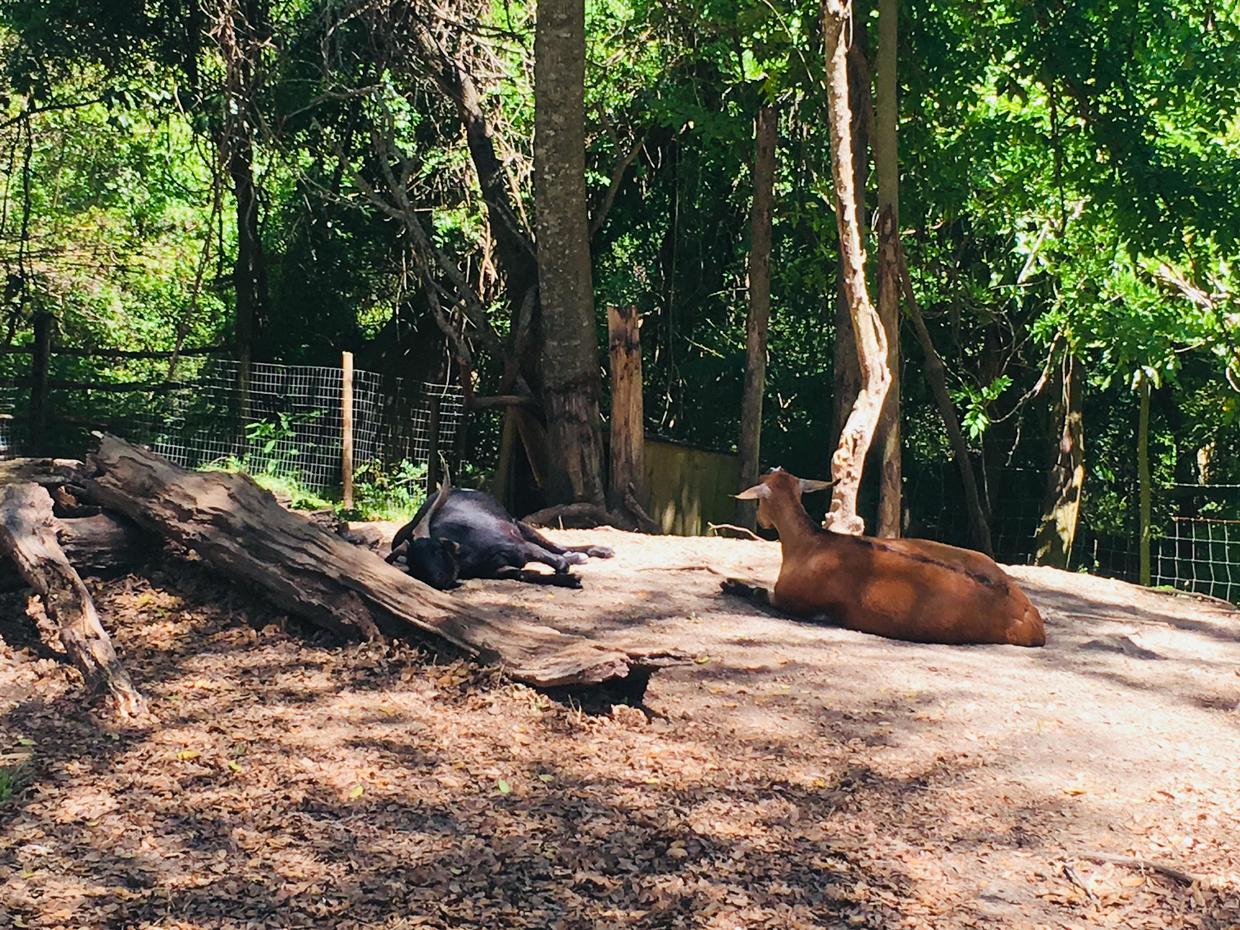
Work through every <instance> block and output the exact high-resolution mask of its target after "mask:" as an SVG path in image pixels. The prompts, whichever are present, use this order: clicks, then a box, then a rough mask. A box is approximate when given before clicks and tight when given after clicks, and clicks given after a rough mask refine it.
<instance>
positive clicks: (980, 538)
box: [896, 241, 994, 558]
mask: <svg viewBox="0 0 1240 930" xmlns="http://www.w3.org/2000/svg"><path fill="white" fill-rule="evenodd" d="M896 258H897V260H898V262H899V275H900V284H901V286H902V287H903V290H904V306H905V309H906V310H907V311H908V316H909V320H910V322H911V323H912V324H913V332H915V333H916V334H917V340H918V342H920V343H921V351H922V355H924V356H925V364H926V383H927V384H929V385H930V393H932V394H933V395H934V402H935V403H936V404H937V405H938V408H939V415H940V416H942V418H943V426H944V428H945V429H946V430H947V438H948V439H949V440H950V441H951V445H952V455H953V457H954V458H955V459H956V467H957V468H958V469H959V470H960V483H961V484H962V485H963V486H964V503H965V509H966V510H967V511H968V517H969V533H970V535H971V536H972V539H973V547H974V548H975V549H977V550H978V551H979V552H984V553H986V555H988V556H991V557H992V558H993V557H994V546H993V545H992V544H991V541H990V525H989V524H988V523H987V521H986V512H985V510H983V509H982V499H981V495H980V494H979V493H978V488H977V475H976V474H975V473H974V471H973V461H972V459H970V458H969V444H968V443H967V442H965V438H964V432H963V431H962V430H961V429H960V419H959V417H957V416H956V408H955V406H954V405H953V404H952V398H951V394H950V393H949V392H948V390H947V375H946V372H945V371H944V368H943V359H942V358H940V357H939V353H938V350H936V349H935V347H934V341H933V340H932V339H931V338H930V331H929V330H928V329H926V321H925V319H924V318H923V317H922V315H921V307H919V306H918V305H917V295H916V294H914V293H913V282H912V281H911V280H910V279H909V273H908V265H907V264H906V263H905V261H904V250H903V249H902V248H901V247H900V244H899V241H897V242H896Z"/></svg>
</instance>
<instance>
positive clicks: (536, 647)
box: [82, 436, 682, 696]
mask: <svg viewBox="0 0 1240 930" xmlns="http://www.w3.org/2000/svg"><path fill="white" fill-rule="evenodd" d="M87 467H88V472H87V473H88V475H90V477H86V478H83V479H82V487H83V492H84V493H85V494H86V496H87V497H88V499H90V500H91V501H93V502H94V503H97V504H100V505H101V506H104V507H107V508H109V509H111V510H114V511H116V512H118V513H123V514H125V515H126V516H128V517H129V518H131V519H132V520H133V521H134V522H135V523H137V524H138V525H139V526H141V527H143V528H145V529H147V530H150V531H153V532H156V533H159V534H160V535H162V536H165V537H167V538H168V539H172V540H174V541H176V542H178V543H180V544H181V545H184V546H188V547H189V548H191V549H193V550H194V551H195V552H197V553H198V554H199V555H200V556H201V557H202V559H203V560H204V561H205V562H207V563H208V564H209V565H211V566H212V567H213V568H215V569H216V570H218V571H220V572H221V573H223V574H224V575H225V576H227V577H228V578H229V579H230V580H232V581H233V582H234V583H235V584H239V585H243V586H245V587H246V588H247V589H248V590H251V591H254V592H255V593H258V594H261V595H263V596H265V597H266V598H268V599H269V600H270V601H271V602H272V603H274V604H276V605H277V606H278V607H280V608H282V609H284V610H287V611H289V613H291V614H295V615H296V616H299V617H301V618H303V619H305V620H307V621H309V622H310V623H313V624H315V625H317V626H320V627H323V628H325V629H328V630H331V631H333V632H335V633H337V634H342V635H346V636H363V637H374V636H377V635H378V634H379V633H380V632H383V633H387V634H389V635H402V634H403V635H408V634H411V633H412V634H421V635H424V636H429V637H432V639H433V640H435V641H440V642H447V643H450V644H452V645H453V646H456V647H458V648H460V649H462V650H464V651H466V652H467V653H469V654H471V655H474V656H477V657H479V658H480V659H481V660H483V661H485V662H491V663H497V664H500V665H502V666H503V667H504V670H505V671H506V672H507V674H509V675H510V676H511V677H512V678H513V679H515V680H517V681H521V682H524V683H526V684H530V685H534V686H538V687H562V686H578V687H581V686H593V685H599V684H604V683H613V684H615V683H631V684H632V686H633V689H634V691H638V690H640V689H642V688H644V686H645V682H646V680H647V679H648V678H649V675H650V674H651V673H652V672H653V671H654V670H655V669H657V668H660V667H663V666H665V665H668V664H675V663H679V662H681V661H682V657H681V656H679V655H678V654H676V653H667V652H659V651H655V650H642V649H634V648H628V647H619V646H615V645H607V646H604V645H601V644H598V643H594V642H591V641H589V640H586V639H582V638H581V637H577V636H570V635H568V634H565V633H561V632H559V631H558V630H553V629H551V628H549V627H545V626H539V625H536V624H533V623H529V622H526V621H524V620H520V619H517V618H515V617H513V616H512V615H511V614H510V613H509V612H507V611H506V610H504V609H501V608H497V609H496V610H493V611H481V610H472V611H468V612H467V611H466V610H464V609H463V608H462V607H461V606H459V605H458V604H457V603H456V602H455V601H453V599H452V598H451V597H449V596H448V595H445V594H442V593H440V592H438V591H435V590H434V589H432V588H429V587H427V586H426V585H424V584H422V583H421V582H419V581H417V580H415V579H413V578H411V577H409V576H408V575H406V574H405V573H404V572H402V571H401V570H400V569H398V568H396V567H395V566H392V565H388V564H387V563H386V562H384V560H383V559H382V558H380V557H379V556H378V555H376V554H375V553H374V552H371V551H370V550H369V549H366V548H363V547H359V546H354V545H352V544H350V543H349V542H347V541H345V540H344V539H342V538H341V537H340V536H338V535H336V534H335V533H333V532H330V531H328V530H326V529H324V528H322V527H320V526H317V525H315V524H314V523H313V522H311V521H310V520H307V519H306V518H305V517H303V516H301V515H300V514H296V513H292V512H291V511H288V510H285V509H284V508H283V507H281V506H280V505H279V504H278V503H277V502H276V499H275V498H274V497H272V495H271V494H269V493H268V492H266V491H264V490H263V489H262V488H260V487H259V486H258V485H257V484H255V483H254V482H253V480H251V479H250V478H249V477H247V476H245V475H241V474H228V473H225V472H191V471H187V470H185V469H183V468H180V467H178V466H176V465H174V464H172V463H171V462H169V461H168V460H167V459H164V458H161V457H160V456H158V455H155V454H154V453H152V452H150V451H148V450H146V449H142V448H140V447H138V446H134V445H131V444H129V443H127V442H124V441H123V440H120V439H117V438H115V437H114V436H104V437H103V439H102V441H101V443H100V447H99V451H98V452H96V453H95V454H94V455H92V456H90V457H89V458H88V460H87ZM637 696H640V695H637Z"/></svg>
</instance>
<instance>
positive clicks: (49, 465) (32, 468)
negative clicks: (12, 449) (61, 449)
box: [0, 459, 82, 488]
mask: <svg viewBox="0 0 1240 930" xmlns="http://www.w3.org/2000/svg"><path fill="white" fill-rule="evenodd" d="M81 467H82V463H81V462H79V461H78V460H77V459H0V487H2V486H4V485H6V484H16V483H17V482H19V481H31V482H34V483H35V484H39V485H43V486H44V487H49V488H50V487H55V486H57V485H62V484H64V483H65V482H66V481H69V480H70V479H72V478H73V476H74V475H76V474H77V472H78V470H79V469H81Z"/></svg>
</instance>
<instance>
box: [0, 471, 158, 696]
mask: <svg viewBox="0 0 1240 930" xmlns="http://www.w3.org/2000/svg"><path fill="white" fill-rule="evenodd" d="M0 551H3V552H5V553H7V554H8V555H9V556H10V557H11V558H12V560H13V562H14V563H15V564H16V565H17V570H18V571H19V572H21V574H22V577H23V578H25V579H26V581H27V582H29V584H30V586H31V587H33V588H34V589H35V591H36V593H38V595H39V597H40V598H42V600H43V609H44V610H46V611H47V615H48V617H50V618H51V619H52V620H53V621H54V622H55V623H56V625H57V627H58V628H59V630H60V641H61V643H63V644H64V647H65V653H66V654H67V655H68V656H69V659H70V661H71V662H73V664H74V666H76V667H77V670H78V671H79V672H81V673H82V678H83V679H85V681H86V686H87V688H88V689H89V690H90V692H91V693H92V694H94V693H97V692H101V693H103V694H104V695H105V696H106V698H107V701H108V703H109V705H110V707H111V709H112V710H113V711H114V712H115V713H116V714H117V715H118V716H121V717H139V716H144V715H145V714H146V702H145V701H144V700H143V699H142V695H141V694H139V693H138V691H137V689H136V688H134V686H133V682H131V681H130V680H129V675H128V673H127V672H126V671H125V669H124V667H123V666H122V665H121V663H120V660H119V659H117V657H116V651H115V650H114V649H113V648H112V641H111V640H110V639H108V634H107V633H106V632H105V631H104V629H103V626H102V625H101V624H100V623H99V614H98V613H97V612H96V610H95V604H94V602H93V601H92V600H91V599H90V593H89V592H88V591H87V590H86V586H85V585H84V584H82V579H81V577H79V575H78V573H77V572H76V571H74V569H73V566H72V565H70V564H69V560H68V558H66V556H65V553H64V550H63V549H61V548H60V544H59V543H58V542H57V541H56V529H55V518H54V517H53V516H52V499H51V497H50V496H48V493H47V490H46V489H45V488H42V487H40V486H39V485H37V484H35V483H34V482H29V481H23V482H18V483H15V484H9V485H7V486H5V487H4V488H0Z"/></svg>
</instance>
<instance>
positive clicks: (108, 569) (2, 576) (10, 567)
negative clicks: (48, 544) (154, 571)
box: [0, 491, 158, 591]
mask: <svg viewBox="0 0 1240 930" xmlns="http://www.w3.org/2000/svg"><path fill="white" fill-rule="evenodd" d="M54 493H55V492H54V491H53V494H54ZM52 526H53V528H54V530H55V532H56V539H57V542H59V544H60V548H61V549H62V550H63V551H64V554H65V556H66V557H67V558H68V559H69V564H71V565H72V566H73V567H74V569H76V570H77V572H78V573H79V574H82V575H109V574H112V573H115V572H124V571H128V570H129V569H131V568H133V567H134V566H135V565H138V564H140V563H141V562H142V561H143V560H144V559H145V558H146V557H147V556H149V555H150V554H151V552H152V551H153V550H154V549H155V547H156V544H157V543H158V538H157V537H152V536H151V535H150V534H148V533H146V532H143V531H142V530H140V529H138V527H136V526H134V525H133V524H132V523H130V522H129V521H128V520H126V519H124V518H123V517H114V516H111V515H110V514H106V513H99V514H95V515H94V516H89V517H60V516H53V517H52ZM25 584H26V580H25V579H24V578H23V577H22V575H21V573H20V572H18V570H17V568H16V566H15V565H14V564H13V563H12V562H10V561H7V560H6V561H0V591H13V590H16V589H18V588H21V587H24V586H25Z"/></svg>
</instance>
